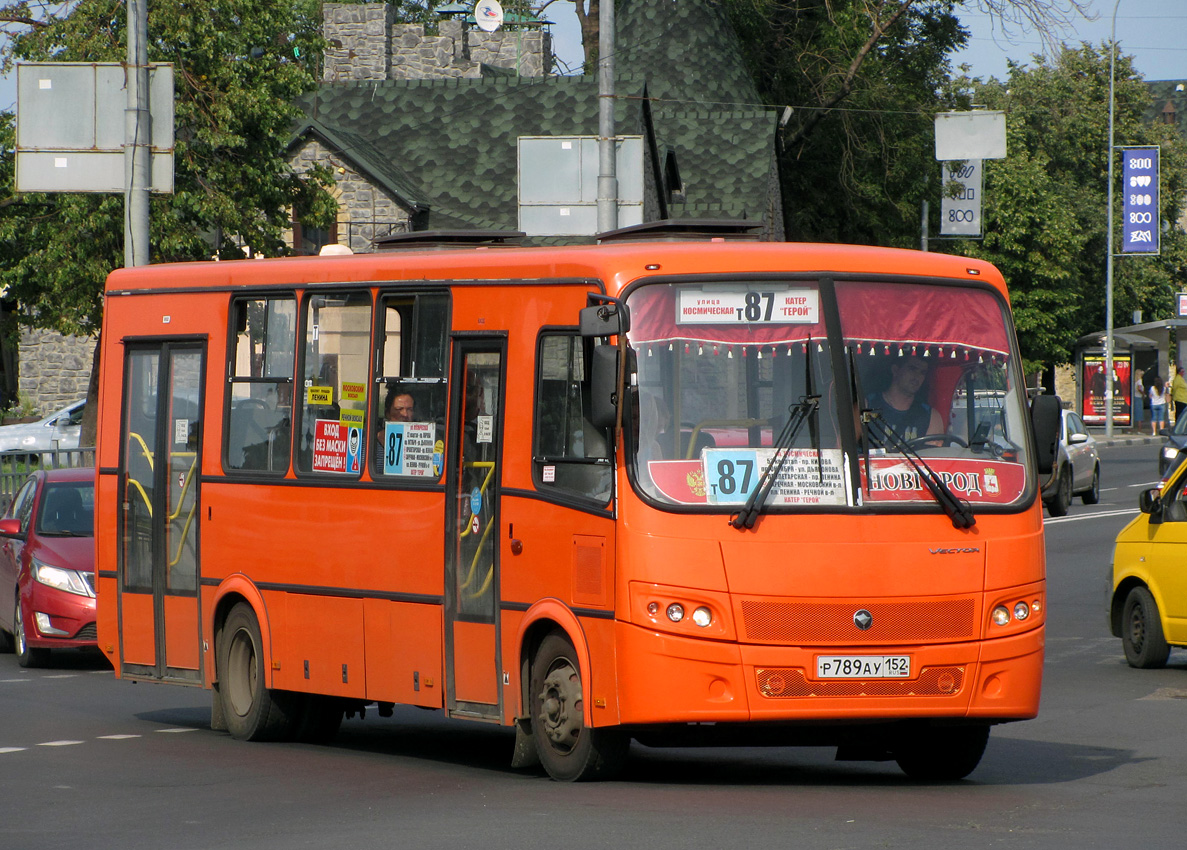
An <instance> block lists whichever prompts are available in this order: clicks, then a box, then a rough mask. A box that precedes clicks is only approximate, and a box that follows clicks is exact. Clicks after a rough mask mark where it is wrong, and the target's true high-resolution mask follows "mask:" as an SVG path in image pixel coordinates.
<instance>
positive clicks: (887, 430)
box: [861, 409, 977, 528]
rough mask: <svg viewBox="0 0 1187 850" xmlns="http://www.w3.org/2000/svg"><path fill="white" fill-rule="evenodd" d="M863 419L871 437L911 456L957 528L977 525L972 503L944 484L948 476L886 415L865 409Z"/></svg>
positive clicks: (912, 463) (908, 456) (908, 458)
mask: <svg viewBox="0 0 1187 850" xmlns="http://www.w3.org/2000/svg"><path fill="white" fill-rule="evenodd" d="M861 421H862V424H863V425H864V426H865V428H866V430H867V431H868V432H869V436H872V437H876V438H877V440H878V442H879V443H881V444H882V445H883V446H886V447H889V448H891V449H892V450H894V451H896V452H899V453H900V454H901V455H902V456H903V457H905V458H906V459H907V463H909V464H911V468H912V469H914V470H915V473H916V474H917V475H918V476H919V479H920V480H921V481H922V482H923V485H924V486H925V487H927V489H928V490H930V491H931V494H932V495H933V496H934V497H935V499H936V501H937V502H939V504H940V507H941V508H943V509H944V513H946V514H947V515H948V519H950V520H952V527H953V528H972V527H973V526H974V525H976V524H977V518H976V517H975V516H973V509H972V508H971V507H970V506H969V503H968V502H966V501H963V500H961V499H959V498H957V496H956V494H955V493H953V492H952V490H951V488H949V486H948V485H947V484H945V483H944V479H943V478H941V477H940V476H939V475H937V474H936V471H935V470H934V469H932V468H931V467H930V466H928V464H927V461H925V460H924V459H923V458H922V457H920V456H919V453H918V452H916V451H915V450H914V449H913V448H911V446H910V444H908V443H907V441H906V440H904V439H903V438H902V435H900V434H899V433H898V431H896V430H894V428H893V427H892V426H891V425H889V424H888V423H887V422H885V421H883V419H882V415H881V414H880V413H879V412H878V411H877V410H869V409H865V410H862V412H861ZM925 439H926V438H925ZM866 442H867V443H868V442H869V440H868V439H867V441H866ZM867 463H868V460H867ZM866 480H867V481H868V480H869V472H868V471H867V473H866Z"/></svg>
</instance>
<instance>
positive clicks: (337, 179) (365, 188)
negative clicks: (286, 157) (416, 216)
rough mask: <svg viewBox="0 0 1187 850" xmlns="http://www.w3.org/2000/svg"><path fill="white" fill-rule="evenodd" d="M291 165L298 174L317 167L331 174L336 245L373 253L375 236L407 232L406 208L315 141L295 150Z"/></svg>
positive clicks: (407, 214)
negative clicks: (325, 169)
mask: <svg viewBox="0 0 1187 850" xmlns="http://www.w3.org/2000/svg"><path fill="white" fill-rule="evenodd" d="M291 162H292V165H293V170H294V171H296V172H297V173H298V174H300V173H303V172H305V171H308V170H309V169H310V168H312V167H313V166H314V165H318V164H321V165H328V166H329V167H330V169H331V170H332V171H333V176H334V190H333V195H334V197H335V200H337V201H338V244H340V245H348V246H349V247H350V249H351V250H352V251H354V252H356V253H361V252H367V251H370V250H372V245H371V243H372V240H373V239H375V238H376V237H377V236H388V235H389V234H391V233H402V232H404V231H406V230H408V229H409V226H408V220H409V211H408V210H407V209H406V208H405V207H403V206H401V204H400V203H399V202H398V201H397V200H396V199H395V198H393V197H392V196H391V195H389V194H388V193H387V192H385V191H384V190H383V189H381V188H380V187H378V186H376V185H375V184H373V183H371V182H370V181H369V180H368V179H367V178H366V177H365V176H364V175H362V174H359V173H358V172H357V171H355V170H354V168H353V167H352V166H351V164H350V162H349V161H347V160H345V159H343V158H341V157H340V156H338V155H337V154H336V153H335V152H334V151H331V150H330V149H329V148H327V147H325V146H324V145H323V144H321V143H320V142H318V141H317V140H316V139H310V140H309V141H307V142H306V143H305V144H304V145H302V146H301V147H300V148H298V149H297V152H296V154H295V155H294V157H293V158H292V160H291ZM290 241H291V237H290Z"/></svg>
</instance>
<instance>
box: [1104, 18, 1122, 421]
mask: <svg viewBox="0 0 1187 850" xmlns="http://www.w3.org/2000/svg"><path fill="white" fill-rule="evenodd" d="M1120 5H1121V0H1117V2H1116V3H1115V4H1113V28H1112V31H1111V32H1110V33H1109V189H1108V207H1109V209H1108V215H1107V221H1108V225H1107V227H1108V250H1107V254H1106V256H1105V435H1106V436H1109V437H1111V436H1113V140H1114V136H1113V109H1114V107H1113V87H1114V85H1115V84H1116V78H1117V8H1118V7H1119V6H1120Z"/></svg>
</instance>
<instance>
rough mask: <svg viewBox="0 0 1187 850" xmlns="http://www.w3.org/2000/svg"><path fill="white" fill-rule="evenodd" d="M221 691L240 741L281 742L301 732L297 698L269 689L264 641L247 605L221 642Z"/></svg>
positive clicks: (231, 617)
mask: <svg viewBox="0 0 1187 850" xmlns="http://www.w3.org/2000/svg"><path fill="white" fill-rule="evenodd" d="M218 648H219V658H218V672H219V693H220V695H221V697H222V701H223V716H224V719H225V720H226V724H227V731H228V732H230V733H231V735H232V736H233V737H235V738H238V739H239V740H241V741H279V740H284V739H287V738H291V737H292V735H293V734H294V732H295V731H296V729H297V721H298V719H299V717H298V712H299V709H300V703H299V701H298V699H297V695H296V694H291V693H287V692H285V691H274V690H270V689H268V688H266V687H264V682H265V681H266V680H265V670H264V653H263V640H262V639H261V637H260V624H259V622H258V621H257V620H256V615H255V612H253V611H252V609H251V606H250V605H248V604H247V603H245V602H240V603H239V604H237V605H236V606H235V607H234V608H232V609H231V613H230V614H228V615H227V619H226V622H225V623H224V624H223V628H222V636H221V640H219V643H218Z"/></svg>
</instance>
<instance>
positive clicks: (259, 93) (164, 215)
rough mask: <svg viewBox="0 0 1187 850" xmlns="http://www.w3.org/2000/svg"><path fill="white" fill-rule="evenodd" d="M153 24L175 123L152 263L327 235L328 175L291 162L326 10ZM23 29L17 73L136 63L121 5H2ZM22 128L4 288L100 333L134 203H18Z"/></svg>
mask: <svg viewBox="0 0 1187 850" xmlns="http://www.w3.org/2000/svg"><path fill="white" fill-rule="evenodd" d="M148 16H149V17H148V57H149V61H152V62H171V63H173V65H174V88H175V94H174V97H175V105H174V110H175V116H176V118H175V153H174V173H175V177H174V182H175V192H174V194H172V195H167V196H166V195H161V196H154V197H153V198H152V201H151V234H150V239H151V249H150V253H151V257H152V260H153V262H164V261H176V260H194V259H206V258H210V257H211V256H212V255H217V256H219V257H220V258H227V259H229V258H236V257H242V256H244V250H243V248H242V247H241V246H244V245H246V246H250V248H251V249H252V250H253V251H256V252H261V253H264V254H280V253H284V252H285V251H286V250H287V249H286V246H285V244H284V242H283V238H282V237H283V235H284V232H285V230H286V229H287V228H288V227H289V226H290V221H291V212H292V211H293V210H297V211H298V212H299V214H300V216H301V218H302V220H303V221H305V223H307V224H311V225H315V226H316V225H321V226H325V225H328V224H329V222H330V221H331V220H332V217H333V214H334V203H333V201H332V199H331V198H330V196H329V194H328V193H327V192H326V191H325V187H326V186H327V185H328V182H329V175H328V173H326V172H324V171H321V170H318V171H314V172H312V173H307V174H305V175H304V176H298V175H296V174H294V173H293V171H292V170H291V169H290V168H289V166H288V164H287V161H286V159H285V145H286V142H287V140H288V135H289V132H290V128H291V127H292V124H293V121H294V120H295V118H296V117H297V115H298V112H297V110H296V109H295V108H294V107H293V101H294V99H295V98H296V97H297V95H299V94H301V93H302V92H305V91H308V90H310V89H311V88H312V87H314V85H315V84H316V79H317V78H316V68H317V66H316V57H317V56H318V55H319V54H320V52H321V48H322V38H321V15H320V4H319V3H318V2H316V0H205V2H202V3H194V2H190V0H153V2H151V3H149V4H148ZM14 21H16V22H19V23H20V24H21V28H20V29H18V30H17V31H15V32H13V31H11V30H10V31H9V40H8V42H7V44H6V47H5V51H4V54H3V58H4V61H5V63H6V64H8V65H9V66H11V63H12V61H13V60H15V59H21V60H27V61H39V62H44V61H88V62H90V61H95V62H119V61H122V60H124V59H125V57H126V50H127V47H126V45H127V36H126V28H125V22H126V7H125V4H124V3H123V2H121V0H80V2H76V3H67V4H62V5H60V6H57V7H44V6H42V5H41V4H33V3H26V2H19V3H8V4H5V5H4V6H2V7H0V22H5V23H12V22H14ZM113 108H116V109H120V110H122V109H123V104H122V103H120V104H113ZM11 121H12V117H11V116H5V119H4V121H3V122H2V123H0V143H3V149H2V151H0V181H3V182H2V183H0V259H2V260H3V262H2V263H0V284H2V285H4V286H6V287H7V297H8V298H9V299H12V300H15V302H16V303H17V312H16V318H17V319H18V320H19V321H20V322H23V323H26V324H29V325H33V326H37V327H43V328H50V329H54V330H58V331H61V332H63V333H68V334H84V335H92V336H93V335H97V333H98V330H99V327H100V321H101V316H102V291H103V282H104V279H105V278H106V276H107V274H108V273H109V272H110V271H111V270H112V269H114V268H117V267H119V266H121V265H123V216H124V203H123V197H122V195H105V194H100V195H84V194H54V195H36V194H28V195H20V196H17V195H15V194H14V186H13V165H12V159H13V154H12V150H13V148H12V141H13V140H12V131H11V126H12V125H11ZM93 377H95V376H93ZM91 407H92V408H93V407H94V406H93V405H92V406H91ZM84 433H85V432H84Z"/></svg>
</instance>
